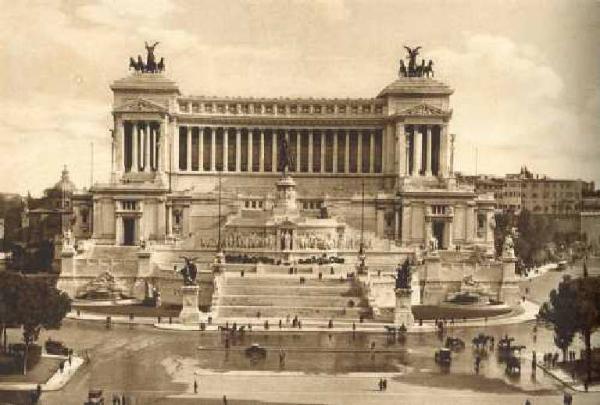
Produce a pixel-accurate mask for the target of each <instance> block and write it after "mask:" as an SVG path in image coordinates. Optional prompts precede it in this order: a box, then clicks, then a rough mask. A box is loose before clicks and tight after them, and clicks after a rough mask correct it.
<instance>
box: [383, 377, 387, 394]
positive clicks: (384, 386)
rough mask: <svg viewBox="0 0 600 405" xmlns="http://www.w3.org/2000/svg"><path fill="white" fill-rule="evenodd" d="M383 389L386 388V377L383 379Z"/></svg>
mask: <svg viewBox="0 0 600 405" xmlns="http://www.w3.org/2000/svg"><path fill="white" fill-rule="evenodd" d="M383 390H384V391H386V390H387V378H384V379H383Z"/></svg>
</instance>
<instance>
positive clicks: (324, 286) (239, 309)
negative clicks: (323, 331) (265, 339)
mask: <svg viewBox="0 0 600 405" xmlns="http://www.w3.org/2000/svg"><path fill="white" fill-rule="evenodd" d="M216 301H217V302H216V305H215V307H216V314H217V317H218V318H220V319H232V320H235V319H236V318H238V319H242V318H271V319H285V318H286V317H288V316H290V317H294V316H298V317H299V318H300V319H320V320H322V321H327V320H329V319H345V320H358V319H359V318H360V316H361V315H363V314H367V313H368V312H369V308H368V307H367V306H366V300H365V299H363V297H361V292H360V290H359V289H358V288H357V287H356V286H355V284H354V282H353V281H352V280H346V279H343V280H340V279H337V278H333V277H331V278H327V277H326V278H323V279H319V278H318V277H305V278H304V279H303V280H302V282H301V280H300V277H299V276H298V275H280V276H274V275H259V276H254V275H253V276H250V277H248V276H245V277H240V276H230V275H228V276H225V277H224V278H223V279H222V282H221V283H220V286H219V292H218V299H217V300H216Z"/></svg>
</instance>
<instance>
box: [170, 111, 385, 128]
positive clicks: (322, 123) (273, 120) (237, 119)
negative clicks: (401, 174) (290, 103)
mask: <svg viewBox="0 0 600 405" xmlns="http://www.w3.org/2000/svg"><path fill="white" fill-rule="evenodd" d="M176 118H177V121H178V123H179V124H182V125H186V124H189V125H206V126H243V127H301V126H307V127H311V126H313V127H323V128H325V129H327V128H326V127H365V128H369V127H370V128H372V127H377V128H380V129H382V128H383V126H384V125H385V118H386V117H383V116H378V117H373V116H371V117H360V118H359V117H335V118H334V117H298V118H295V117H289V116H287V117H282V116H201V115H197V116H190V115H189V114H178V115H176Z"/></svg>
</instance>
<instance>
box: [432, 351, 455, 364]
mask: <svg viewBox="0 0 600 405" xmlns="http://www.w3.org/2000/svg"><path fill="white" fill-rule="evenodd" d="M434 359H435V362H436V363H437V364H439V365H440V366H450V363H452V351H451V350H450V349H448V348H447V347H442V348H441V349H439V350H438V351H436V352H435V356H434Z"/></svg>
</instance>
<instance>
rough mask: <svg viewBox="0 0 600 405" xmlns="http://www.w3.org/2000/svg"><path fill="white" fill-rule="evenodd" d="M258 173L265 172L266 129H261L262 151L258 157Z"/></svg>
mask: <svg viewBox="0 0 600 405" xmlns="http://www.w3.org/2000/svg"><path fill="white" fill-rule="evenodd" d="M258 165H259V168H258V171H259V172H261V173H263V172H264V171H265V129H264V128H261V129H260V150H259V155H258Z"/></svg>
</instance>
